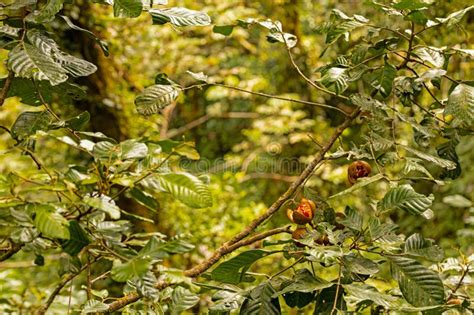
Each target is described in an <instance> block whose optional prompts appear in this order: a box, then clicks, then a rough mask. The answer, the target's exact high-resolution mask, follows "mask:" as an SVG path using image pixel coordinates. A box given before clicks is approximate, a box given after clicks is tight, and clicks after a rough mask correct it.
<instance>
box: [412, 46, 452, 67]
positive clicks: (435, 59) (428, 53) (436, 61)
mask: <svg viewBox="0 0 474 315" xmlns="http://www.w3.org/2000/svg"><path fill="white" fill-rule="evenodd" d="M413 53H414V54H416V55H417V56H418V57H419V58H420V59H421V60H423V61H426V62H429V63H430V64H432V65H433V66H435V67H436V68H441V67H443V65H444V55H443V52H442V51H441V50H440V49H438V48H435V47H420V48H418V49H416V50H415V51H414V52H413Z"/></svg>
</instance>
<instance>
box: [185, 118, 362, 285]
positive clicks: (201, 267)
mask: <svg viewBox="0 0 474 315" xmlns="http://www.w3.org/2000/svg"><path fill="white" fill-rule="evenodd" d="M359 113H360V110H359V109H356V110H354V111H353V112H352V113H351V114H350V115H349V116H348V117H347V118H346V119H345V120H344V122H343V123H342V124H341V125H340V126H339V127H337V128H336V130H335V131H334V133H333V134H332V136H331V138H330V139H329V140H328V142H327V143H326V144H325V145H324V146H323V148H322V149H321V151H319V153H318V155H317V156H316V157H315V158H314V159H313V161H311V163H309V164H308V166H307V167H306V168H305V169H304V170H303V172H302V173H301V174H300V175H299V176H298V178H297V179H296V180H295V181H294V182H293V183H292V184H291V185H290V187H289V188H288V190H287V191H286V192H285V193H284V194H283V195H281V196H280V198H278V200H277V201H275V202H274V203H273V204H272V205H271V206H270V208H268V210H267V211H266V212H265V213H264V214H262V215H261V216H260V217H258V218H256V219H255V220H254V221H252V222H251V223H250V224H249V225H248V226H247V227H246V228H245V229H244V230H243V231H242V232H240V233H238V234H237V235H235V236H234V237H233V238H232V239H231V240H229V241H227V242H226V243H224V244H222V245H221V246H220V247H219V248H218V249H217V250H216V251H215V253H214V254H213V255H212V256H211V257H209V258H208V259H207V260H205V261H203V262H202V263H200V264H198V265H197V266H195V267H193V268H192V269H190V270H188V271H187V276H189V277H195V276H198V275H200V274H201V273H203V272H204V271H206V270H207V269H208V268H209V267H211V266H212V265H213V264H215V263H216V262H217V261H218V260H219V259H220V258H221V257H222V256H223V255H225V254H228V253H229V251H228V249H229V247H230V246H232V245H233V244H235V243H237V242H239V241H240V240H242V239H244V238H245V237H247V236H248V235H250V233H252V232H253V231H254V230H255V229H256V228H257V227H258V226H259V225H260V224H262V223H263V222H265V221H266V220H267V219H268V218H270V217H271V216H272V215H273V214H274V213H275V212H277V211H278V209H280V207H281V205H282V204H283V203H284V202H285V201H286V200H288V199H289V198H291V197H292V196H293V194H294V193H295V192H296V190H297V189H298V187H299V186H300V185H301V184H303V182H304V181H305V180H306V179H307V178H308V177H309V176H311V174H312V173H313V171H314V169H315V168H316V166H317V165H318V164H319V163H320V162H321V161H323V160H324V155H325V154H326V153H327V152H328V151H329V150H330V149H331V147H332V146H333V144H334V142H336V140H337V138H339V136H340V135H341V134H342V132H343V131H344V130H346V128H347V127H349V125H350V124H351V122H352V120H353V119H354V118H356V117H357V116H358V115H359Z"/></svg>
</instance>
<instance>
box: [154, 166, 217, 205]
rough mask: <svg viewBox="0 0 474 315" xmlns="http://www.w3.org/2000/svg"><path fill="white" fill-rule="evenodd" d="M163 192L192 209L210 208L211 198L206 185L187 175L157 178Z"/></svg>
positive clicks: (177, 174) (178, 174)
mask: <svg viewBox="0 0 474 315" xmlns="http://www.w3.org/2000/svg"><path fill="white" fill-rule="evenodd" d="M157 179H158V181H159V184H160V187H161V189H162V190H163V191H165V192H168V193H170V194H171V195H173V196H174V197H175V198H176V199H178V200H179V201H181V202H182V203H184V204H185V205H187V206H190V207H192V208H205V207H210V206H212V196H211V192H210V190H209V188H208V187H207V185H206V184H205V183H204V182H203V181H202V180H200V179H199V178H197V177H195V176H193V175H191V174H188V173H169V174H161V175H158V176H157Z"/></svg>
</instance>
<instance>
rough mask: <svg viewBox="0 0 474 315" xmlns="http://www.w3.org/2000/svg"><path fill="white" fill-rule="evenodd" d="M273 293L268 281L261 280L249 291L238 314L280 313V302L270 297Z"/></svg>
mask: <svg viewBox="0 0 474 315" xmlns="http://www.w3.org/2000/svg"><path fill="white" fill-rule="evenodd" d="M274 294H275V289H274V288H273V286H272V284H271V283H270V281H266V282H263V283H262V284H260V285H259V286H258V287H256V288H254V289H252V290H251V291H250V292H249V296H248V297H247V298H246V299H245V301H244V303H242V307H241V308H240V315H257V314H265V315H280V314H281V310H280V303H279V301H278V299H275V298H272V296H273V295H274Z"/></svg>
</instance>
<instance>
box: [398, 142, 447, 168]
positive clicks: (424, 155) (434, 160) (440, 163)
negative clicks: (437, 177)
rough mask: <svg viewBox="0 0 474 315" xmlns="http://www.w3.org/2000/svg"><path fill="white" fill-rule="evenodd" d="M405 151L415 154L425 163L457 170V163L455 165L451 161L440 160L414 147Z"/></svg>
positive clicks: (406, 148)
mask: <svg viewBox="0 0 474 315" xmlns="http://www.w3.org/2000/svg"><path fill="white" fill-rule="evenodd" d="M404 148H405V150H407V151H408V152H410V153H413V154H414V155H416V156H417V157H419V158H420V159H423V160H425V161H428V162H431V163H434V164H436V165H438V166H440V167H442V168H445V169H447V170H453V169H455V168H456V163H454V162H453V161H450V160H446V159H443V158H439V157H437V156H434V155H431V154H428V153H425V152H422V151H419V150H416V149H414V148H412V147H408V146H406V147H404Z"/></svg>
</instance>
